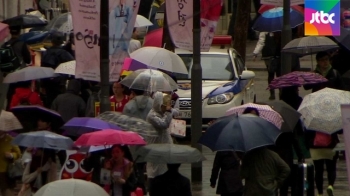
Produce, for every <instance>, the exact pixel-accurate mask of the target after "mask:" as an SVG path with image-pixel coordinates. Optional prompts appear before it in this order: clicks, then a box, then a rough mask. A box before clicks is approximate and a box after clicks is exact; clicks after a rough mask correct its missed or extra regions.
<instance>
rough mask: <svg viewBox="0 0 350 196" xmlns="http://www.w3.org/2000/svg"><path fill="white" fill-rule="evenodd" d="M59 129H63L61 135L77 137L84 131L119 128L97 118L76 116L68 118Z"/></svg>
mask: <svg viewBox="0 0 350 196" xmlns="http://www.w3.org/2000/svg"><path fill="white" fill-rule="evenodd" d="M61 129H63V130H64V131H65V132H64V133H63V135H67V136H74V137H79V136H80V135H82V134H84V133H90V132H94V131H98V130H102V129H116V130H120V129H121V128H120V127H118V126H117V125H113V124H111V123H108V122H105V121H103V120H100V119H97V118H88V117H82V118H79V117H76V118H72V119H71V120H69V121H68V122H67V123H66V124H64V125H63V127H62V128H61Z"/></svg>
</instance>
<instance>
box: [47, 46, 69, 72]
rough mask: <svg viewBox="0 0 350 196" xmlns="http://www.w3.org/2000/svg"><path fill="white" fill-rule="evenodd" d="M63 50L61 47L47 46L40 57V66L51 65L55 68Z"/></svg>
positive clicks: (59, 61) (60, 61) (58, 63)
mask: <svg viewBox="0 0 350 196" xmlns="http://www.w3.org/2000/svg"><path fill="white" fill-rule="evenodd" d="M63 52H65V50H63V49H61V48H49V49H47V50H46V52H45V53H44V54H43V56H42V59H41V66H42V67H51V68H52V69H56V68H57V67H58V66H59V65H60V64H61V63H62V60H61V55H62V53H63Z"/></svg>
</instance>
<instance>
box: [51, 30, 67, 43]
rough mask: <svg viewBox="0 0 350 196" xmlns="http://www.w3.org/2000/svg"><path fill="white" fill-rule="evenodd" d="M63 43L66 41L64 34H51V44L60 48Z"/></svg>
mask: <svg viewBox="0 0 350 196" xmlns="http://www.w3.org/2000/svg"><path fill="white" fill-rule="evenodd" d="M63 41H64V36H63V33H60V32H53V33H52V34H51V43H52V44H53V45H54V46H60V45H62V44H63Z"/></svg>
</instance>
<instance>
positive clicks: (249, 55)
mask: <svg viewBox="0 0 350 196" xmlns="http://www.w3.org/2000/svg"><path fill="white" fill-rule="evenodd" d="M257 42H258V41H257V40H256V41H250V40H247V47H246V66H247V68H248V69H249V70H252V71H264V70H266V66H265V62H264V61H263V60H261V54H259V56H258V57H257V58H256V60H255V61H253V51H254V48H255V46H256V43H257ZM312 58H313V62H311V56H310V55H309V56H304V57H302V58H300V66H301V70H303V71H310V69H311V65H312V63H313V65H314V66H313V68H314V69H315V66H316V60H315V55H312Z"/></svg>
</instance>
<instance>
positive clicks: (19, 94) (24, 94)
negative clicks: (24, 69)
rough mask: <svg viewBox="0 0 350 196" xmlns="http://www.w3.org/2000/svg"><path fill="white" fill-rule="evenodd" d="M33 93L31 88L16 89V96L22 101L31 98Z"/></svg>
mask: <svg viewBox="0 0 350 196" xmlns="http://www.w3.org/2000/svg"><path fill="white" fill-rule="evenodd" d="M32 92H33V91H32V90H31V89H29V88H16V91H15V95H16V96H17V97H18V98H19V99H21V98H26V97H29V95H30V94H31V93H32Z"/></svg>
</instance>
